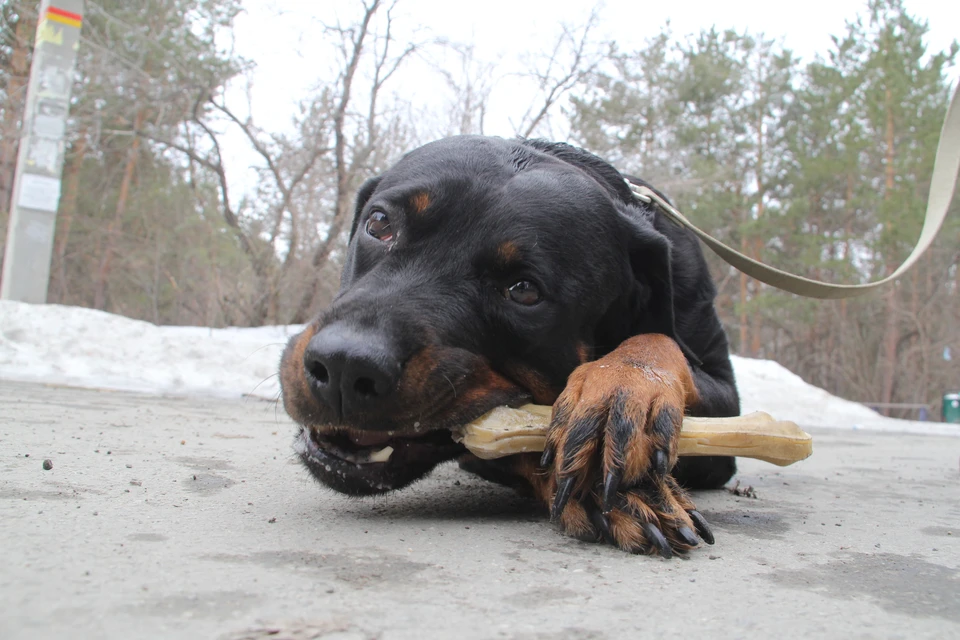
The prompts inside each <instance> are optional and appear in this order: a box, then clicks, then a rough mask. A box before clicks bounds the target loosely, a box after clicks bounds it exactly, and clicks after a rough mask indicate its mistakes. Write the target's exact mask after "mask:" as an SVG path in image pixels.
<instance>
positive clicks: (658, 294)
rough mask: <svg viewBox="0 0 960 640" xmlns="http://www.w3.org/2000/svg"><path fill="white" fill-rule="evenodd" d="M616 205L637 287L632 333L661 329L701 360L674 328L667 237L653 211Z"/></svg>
mask: <svg viewBox="0 0 960 640" xmlns="http://www.w3.org/2000/svg"><path fill="white" fill-rule="evenodd" d="M617 208H618V210H620V214H621V216H622V220H623V222H624V225H625V227H626V230H627V235H626V237H627V251H628V253H629V257H630V268H631V269H632V271H633V277H634V279H635V280H636V281H637V285H638V291H639V293H638V299H637V300H636V305H637V309H636V310H635V311H636V315H635V317H634V326H633V327H632V330H633V332H634V334H635V335H636V334H640V333H662V334H664V335H666V336H670V337H671V338H673V340H674V341H675V342H676V343H677V345H679V347H680V350H681V351H683V354H684V355H685V356H686V357H687V360H689V361H690V362H691V363H693V364H697V365H699V364H701V362H700V359H699V358H698V357H697V355H696V354H695V353H694V352H693V351H692V350H691V349H690V348H689V347H688V346H687V345H686V344H684V342H683V340H682V339H681V338H680V335H679V333H678V332H677V325H676V311H675V309H676V307H675V304H674V274H673V260H672V255H671V253H672V245H671V243H670V240H669V239H668V238H667V237H666V236H665V235H663V234H662V233H660V232H659V231H658V230H657V229H656V228H655V227H654V225H653V214H651V213H648V212H646V211H643V210H641V209H639V208H638V207H636V206H626V207H617Z"/></svg>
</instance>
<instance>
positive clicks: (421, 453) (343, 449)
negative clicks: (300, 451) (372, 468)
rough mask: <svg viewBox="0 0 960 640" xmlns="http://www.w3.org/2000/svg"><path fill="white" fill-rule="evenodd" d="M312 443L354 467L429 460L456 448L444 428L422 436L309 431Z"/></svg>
mask: <svg viewBox="0 0 960 640" xmlns="http://www.w3.org/2000/svg"><path fill="white" fill-rule="evenodd" d="M310 440H311V442H312V443H314V444H316V446H317V447H319V448H321V449H323V451H324V452H325V453H326V454H327V455H330V456H334V457H336V458H338V459H339V460H342V461H343V462H349V463H351V464H355V465H372V464H387V463H389V462H391V461H397V460H401V459H402V460H404V461H406V462H417V461H420V460H422V461H427V460H433V459H435V458H436V455H437V453H438V452H442V451H445V450H447V449H450V448H452V447H454V446H457V443H455V442H454V441H453V439H452V437H451V433H450V431H448V430H446V429H441V430H439V431H431V432H429V433H425V434H423V435H420V434H413V435H411V434H403V435H397V434H394V433H392V432H389V431H388V432H382V433H378V432H371V431H337V432H334V433H318V432H316V431H312V430H311V431H310Z"/></svg>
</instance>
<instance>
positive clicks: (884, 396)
mask: <svg viewBox="0 0 960 640" xmlns="http://www.w3.org/2000/svg"><path fill="white" fill-rule="evenodd" d="M885 97H886V106H887V130H886V143H887V145H886V146H887V149H886V158H885V160H886V167H885V174H886V175H885V180H884V184H885V187H886V189H885V191H884V195H883V197H884V199H885V200H886V199H888V198H890V196H891V195H892V192H893V184H894V180H893V179H894V166H893V161H894V154H893V143H894V126H893V97H892V95H891V92H890V89H887V91H886V96H885ZM887 262H888V263H889V264H892V263H893V260H892V256H888V257H887ZM890 271H891V269H890V267H889V266H888V267H887V272H888V273H889V272H890ZM886 316H887V317H886V323H885V326H884V335H883V362H882V365H881V367H882V371H883V382H882V385H883V386H882V387H881V389H880V402H892V401H893V400H892V398H893V383H894V379H895V377H896V374H897V343H898V342H899V341H900V331H899V324H898V322H897V289H896V284H893V285H891V286H890V288H889V289H888V290H887V295H886ZM883 413H884V415H890V410H889V409H884V412H883Z"/></svg>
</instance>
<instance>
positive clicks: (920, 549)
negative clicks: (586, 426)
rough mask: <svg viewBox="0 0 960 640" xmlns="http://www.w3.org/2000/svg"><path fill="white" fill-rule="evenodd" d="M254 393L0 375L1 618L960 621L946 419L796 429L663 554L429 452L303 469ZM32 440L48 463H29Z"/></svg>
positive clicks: (525, 634) (71, 622)
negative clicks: (585, 530) (392, 471)
mask: <svg viewBox="0 0 960 640" xmlns="http://www.w3.org/2000/svg"><path fill="white" fill-rule="evenodd" d="M292 434H293V425H292V424H291V423H290V421H289V420H288V419H287V418H286V416H285V415H284V414H283V412H282V409H278V408H277V407H275V406H274V405H273V404H269V403H265V402H262V401H258V400H242V401H227V400H216V399H197V398H158V397H151V396H142V395H135V394H128V393H119V392H107V391H88V390H79V389H70V388H57V387H45V386H39V385H29V384H20V383H12V382H9V381H0V637H2V638H5V639H12V638H31V639H35V638H120V637H122V638H128V637H129V638H154V637H156V638H224V639H230V640H238V639H241V638H298V639H299V638H383V639H390V638H452V637H456V638H491V639H492V638H529V639H533V638H544V639H546V638H618V639H619V638H624V637H643V636H654V635H657V636H666V637H678V636H681V635H685V636H687V637H709V638H713V637H719V638H723V637H773V636H786V637H800V636H808V637H845V638H849V637H904V638H907V637H909V638H920V637H931V638H932V637H938V638H944V637H960V500H958V498H960V470H958V459H960V438H950V437H932V436H916V435H911V436H905V435H890V434H877V433H867V432H856V431H815V432H814V436H815V450H816V453H815V454H814V455H813V457H812V458H810V459H809V460H807V461H804V462H802V463H799V464H797V465H794V466H792V467H787V468H785V469H781V468H778V467H773V466H771V465H768V464H765V463H761V462H755V461H741V470H742V471H741V473H740V475H739V480H740V487H741V488H743V487H745V486H748V485H749V486H752V487H753V489H754V491H755V492H756V496H757V497H756V498H750V497H744V496H737V495H734V494H732V493H730V492H727V491H719V492H710V493H701V494H697V495H696V496H695V500H696V502H697V503H698V505H699V507H700V510H701V511H702V512H703V513H704V514H705V516H706V517H707V519H708V520H709V522H710V523H711V524H712V525H713V528H714V532H715V534H716V538H717V543H716V545H715V546H713V547H705V548H703V549H700V550H698V551H695V552H694V553H693V554H691V556H690V558H689V559H687V560H678V559H674V560H670V561H664V560H660V559H655V558H649V557H638V556H631V555H628V554H625V553H623V552H620V551H617V550H616V549H613V548H610V547H606V546H600V545H590V544H584V543H581V542H577V541H575V540H572V539H567V538H565V537H563V536H562V535H560V534H559V533H558V532H557V531H556V530H554V528H553V527H551V526H550V524H549V523H548V522H547V521H546V520H545V518H544V514H543V513H542V512H540V511H538V510H537V508H536V506H535V505H533V504H531V503H529V502H526V501H524V500H522V499H519V498H517V497H515V496H514V495H513V494H512V493H511V492H510V491H509V490H506V489H501V488H499V487H497V486H494V485H490V484H487V483H485V482H483V481H481V480H479V479H476V478H474V477H472V476H469V475H467V474H465V473H464V472H462V471H460V470H459V469H457V468H456V467H455V466H446V467H443V468H441V469H440V470H438V471H437V472H436V473H434V474H433V475H432V476H431V477H430V478H429V479H428V480H426V481H424V482H421V483H420V484H418V485H416V486H414V487H413V488H410V489H407V490H404V491H402V492H399V493H397V494H395V495H391V496H389V497H386V498H380V499H371V500H356V499H348V498H345V497H343V496H339V495H335V494H333V493H330V492H328V491H326V490H323V489H321V488H320V487H319V486H317V485H315V484H314V482H312V481H311V480H310V479H308V477H307V474H306V472H305V471H304V470H303V469H301V468H300V467H299V466H298V464H297V463H296V462H295V461H294V459H293V457H292V455H291V449H290V443H291V436H292ZM45 459H49V460H51V461H52V463H53V468H52V469H51V470H49V471H47V470H44V469H43V468H42V464H43V462H44V460H45Z"/></svg>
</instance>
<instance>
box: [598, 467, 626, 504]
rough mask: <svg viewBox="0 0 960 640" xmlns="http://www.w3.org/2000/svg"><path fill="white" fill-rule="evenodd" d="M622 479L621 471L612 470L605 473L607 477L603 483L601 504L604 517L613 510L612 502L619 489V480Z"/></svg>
mask: <svg viewBox="0 0 960 640" xmlns="http://www.w3.org/2000/svg"><path fill="white" fill-rule="evenodd" d="M622 477H623V471H622V470H620V469H613V470H611V471H610V472H609V473H607V477H606V479H605V480H604V481H603V502H602V505H601V509H602V511H603V514H604V515H610V511H612V510H613V507H614V505H613V502H614V499H615V498H616V497H617V489H619V488H620V480H621V478H622Z"/></svg>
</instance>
